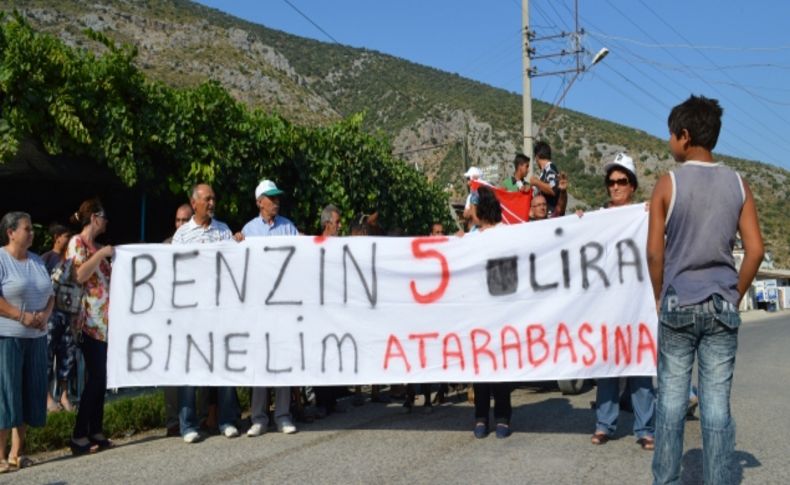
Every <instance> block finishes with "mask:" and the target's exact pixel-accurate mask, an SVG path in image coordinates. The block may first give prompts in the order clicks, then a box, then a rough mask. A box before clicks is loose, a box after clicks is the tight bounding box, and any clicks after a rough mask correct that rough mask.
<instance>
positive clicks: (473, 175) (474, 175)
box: [464, 167, 483, 180]
mask: <svg viewBox="0 0 790 485" xmlns="http://www.w3.org/2000/svg"><path fill="white" fill-rule="evenodd" d="M464 177H466V178H468V179H472V180H477V179H479V178H482V177H483V171H482V170H480V169H479V168H477V167H469V170H467V171H466V173H465V174H464Z"/></svg>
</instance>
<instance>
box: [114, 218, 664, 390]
mask: <svg viewBox="0 0 790 485" xmlns="http://www.w3.org/2000/svg"><path fill="white" fill-rule="evenodd" d="M646 235H647V213H646V212H645V208H644V205H638V206H630V207H626V208H620V209H608V210H601V211H596V212H592V213H588V214H585V215H584V217H583V218H581V219H580V218H578V217H576V216H575V215H572V216H567V217H564V218H560V219H552V220H547V221H541V222H530V223H527V224H520V225H515V226H498V227H496V228H493V229H489V230H487V231H485V232H482V233H472V234H467V235H466V236H464V237H462V238H456V237H446V238H437V237H423V238H396V237H338V238H328V239H323V238H314V237H305V236H299V237H293V236H281V237H266V238H249V239H247V240H246V241H244V242H243V243H235V242H226V243H217V244H193V245H181V246H179V245H165V244H136V245H128V246H119V247H116V255H115V261H114V263H113V274H112V286H111V291H110V325H109V358H108V385H109V387H127V386H151V385H178V384H191V385H273V386H296V385H333V384H371V383H405V382H481V381H537V380H549V379H571V378H592V377H604V376H618V375H655V366H656V343H657V340H656V320H657V318H656V310H655V304H654V300H653V293H652V289H651V285H650V277H649V274H648V270H647V264H646V261H645V256H644V253H645V250H644V248H645V240H646Z"/></svg>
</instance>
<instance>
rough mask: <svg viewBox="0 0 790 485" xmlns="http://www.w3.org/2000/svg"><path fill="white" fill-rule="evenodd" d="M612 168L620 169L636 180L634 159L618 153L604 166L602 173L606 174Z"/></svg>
mask: <svg viewBox="0 0 790 485" xmlns="http://www.w3.org/2000/svg"><path fill="white" fill-rule="evenodd" d="M612 168H622V169H625V170H627V171H629V172H631V175H633V176H634V179H636V178H637V177H636V166H635V165H634V159H633V158H631V157H629V156H628V155H626V154H625V153H618V154H617V156H616V157H614V160H613V161H611V162H609V163H607V164H606V165H604V167H603V170H604V172H608V171H609V170H610V169H612Z"/></svg>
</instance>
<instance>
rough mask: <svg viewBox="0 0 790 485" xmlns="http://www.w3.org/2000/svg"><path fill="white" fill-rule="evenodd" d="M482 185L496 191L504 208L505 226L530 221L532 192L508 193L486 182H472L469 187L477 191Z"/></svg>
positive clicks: (495, 193)
mask: <svg viewBox="0 0 790 485" xmlns="http://www.w3.org/2000/svg"><path fill="white" fill-rule="evenodd" d="M480 185H485V186H486V187H488V188H489V189H491V190H493V191H494V195H495V196H496V198H497V200H498V201H499V205H500V207H502V222H503V223H505V224H520V223H522V222H527V221H529V208H530V205H531V204H532V191H531V190H528V191H527V192H508V191H507V190H505V189H503V188H500V187H494V186H493V185H489V184H488V183H486V182H482V181H479V180H472V181H471V182H469V186H470V187H471V188H472V190H477V187H479V186H480Z"/></svg>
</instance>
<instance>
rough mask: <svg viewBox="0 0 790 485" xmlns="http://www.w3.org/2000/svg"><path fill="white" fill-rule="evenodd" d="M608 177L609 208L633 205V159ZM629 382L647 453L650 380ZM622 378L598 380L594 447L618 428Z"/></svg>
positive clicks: (616, 164)
mask: <svg viewBox="0 0 790 485" xmlns="http://www.w3.org/2000/svg"><path fill="white" fill-rule="evenodd" d="M604 171H605V173H606V175H605V176H604V184H605V185H606V190H607V192H608V193H609V201H608V202H607V203H606V206H605V207H607V208H610V207H622V206H625V205H629V204H632V203H633V202H634V200H633V198H634V192H636V189H637V188H638V187H639V184H638V181H637V178H636V167H635V166H634V161H633V159H632V158H631V157H629V156H628V155H626V154H625V153H618V154H617V156H616V157H615V159H614V161H613V162H611V163H608V164H606V166H605V167H604ZM623 379H624V380H625V382H626V393H629V394H630V398H631V407H632V409H633V412H634V434H635V435H636V438H637V443H638V444H639V445H640V446H641V447H642V449H644V450H652V449H653V448H654V440H653V434H654V431H655V410H656V396H655V390H654V389H653V378H652V377H651V376H631V377H625V378H623ZM619 394H620V378H617V377H611V378H604V379H598V381H597V390H596V395H595V415H596V424H595V433H594V434H593V435H592V443H593V444H594V445H602V444H604V443H606V442H607V441H609V439H610V438H611V437H612V436H613V435H614V432H615V429H616V428H617V418H618V415H619V414H620V396H619Z"/></svg>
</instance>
